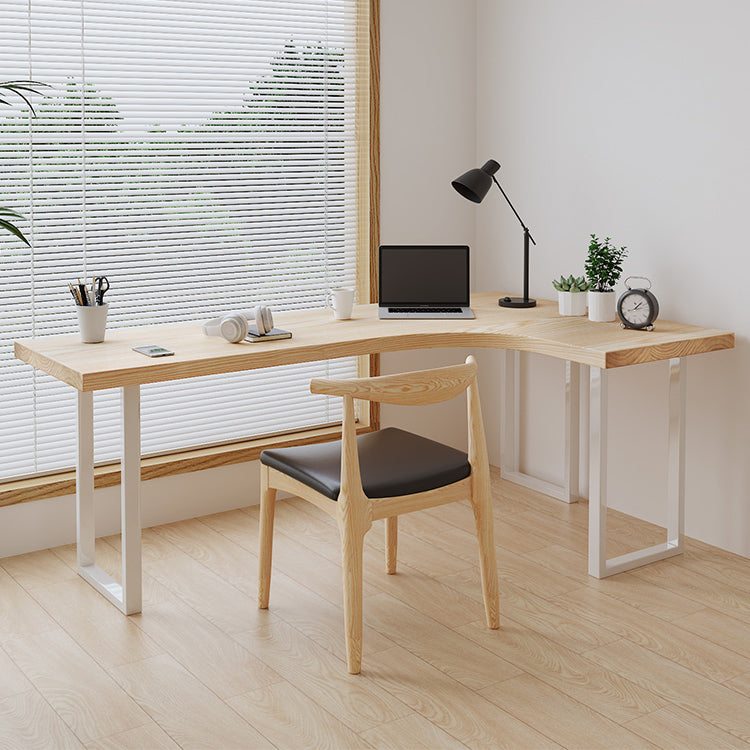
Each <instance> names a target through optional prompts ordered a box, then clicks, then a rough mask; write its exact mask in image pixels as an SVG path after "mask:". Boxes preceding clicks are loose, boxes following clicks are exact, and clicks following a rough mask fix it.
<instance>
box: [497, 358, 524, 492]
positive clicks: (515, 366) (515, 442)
mask: <svg viewBox="0 0 750 750" xmlns="http://www.w3.org/2000/svg"><path fill="white" fill-rule="evenodd" d="M520 368H521V358H520V352H517V351H514V350H512V349H506V350H504V351H503V352H502V365H501V371H500V377H501V380H500V382H501V383H502V389H503V400H502V407H501V409H500V473H501V474H502V476H503V477H505V478H506V479H510V480H511V481H516V480H515V479H513V477H514V476H515V475H517V474H518V472H519V462H520V458H519V452H520V440H521V421H520V420H521V416H520V408H519V403H518V402H519V384H518V381H519V379H520Z"/></svg>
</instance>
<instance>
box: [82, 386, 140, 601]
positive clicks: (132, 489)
mask: <svg viewBox="0 0 750 750" xmlns="http://www.w3.org/2000/svg"><path fill="white" fill-rule="evenodd" d="M140 482H141V408H140V387H139V386H137V385H129V386H125V387H124V388H123V389H122V494H121V504H122V583H118V582H117V581H116V580H115V579H114V578H112V576H110V575H109V574H108V573H106V572H105V571H103V570H102V569H101V568H99V567H98V566H97V565H96V555H95V549H96V548H95V539H96V533H95V525H94V400H93V394H92V393H83V392H79V393H78V463H77V465H76V508H77V529H76V531H77V540H78V574H79V575H80V576H81V578H83V579H84V580H85V581H87V582H88V583H90V584H91V585H92V586H93V587H94V588H95V589H96V590H97V591H98V592H99V593H100V594H102V595H103V596H105V597H107V599H109V601H110V602H112V604H114V605H115V606H116V607H118V608H119V609H120V610H122V612H124V613H125V614H126V615H132V614H135V613H136V612H140V611H141V508H140Z"/></svg>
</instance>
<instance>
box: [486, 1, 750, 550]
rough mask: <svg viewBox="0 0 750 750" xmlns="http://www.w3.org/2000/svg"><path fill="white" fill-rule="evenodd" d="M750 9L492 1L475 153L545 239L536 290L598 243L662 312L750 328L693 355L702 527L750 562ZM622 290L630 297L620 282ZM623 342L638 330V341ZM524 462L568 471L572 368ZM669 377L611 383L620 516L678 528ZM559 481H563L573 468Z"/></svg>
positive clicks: (651, 373) (623, 374)
mask: <svg viewBox="0 0 750 750" xmlns="http://www.w3.org/2000/svg"><path fill="white" fill-rule="evenodd" d="M747 28H750V4H748V3H747V2H745V0H718V1H717V2H715V3H711V4H710V5H709V4H708V3H705V2H698V1H697V0H692V1H689V0H688V1H686V0H660V2H658V3H654V2H645V0H637V1H634V2H628V3H616V2H613V1H612V0H604V1H602V0H571V2H565V3H561V2H559V0H525V2H523V3H519V2H511V0H478V3H477V50H478V60H477V102H478V110H477V113H478V121H477V122H478V130H477V157H476V161H477V162H478V163H481V162H482V161H484V160H485V159H486V158H489V157H493V158H495V159H497V160H498V161H499V162H500V163H501V164H502V170H501V172H500V173H499V175H498V176H499V179H500V181H501V183H502V184H503V186H504V187H505V189H506V191H508V193H509V195H510V196H511V199H512V200H513V202H514V203H515V204H516V207H517V209H518V210H519V213H521V215H522V216H523V217H524V219H525V221H526V222H527V224H528V225H529V226H530V228H531V230H532V233H533V234H534V236H535V238H536V240H537V242H538V247H537V248H535V249H534V251H533V253H532V261H531V293H532V296H534V295H535V296H540V297H547V298H550V297H552V295H553V290H552V287H551V285H550V280H551V279H552V277H553V276H559V275H560V274H561V273H565V274H568V273H571V272H579V273H580V272H582V270H583V261H584V258H585V253H586V248H587V244H588V235H589V234H590V233H592V232H594V233H596V234H598V235H599V236H604V235H610V236H611V237H612V238H613V239H614V240H615V242H616V243H617V244H618V245H627V246H628V248H629V250H630V255H629V258H628V260H627V261H626V263H625V275H626V276H627V275H628V274H645V275H646V276H648V277H649V278H650V279H651V280H652V282H653V289H654V292H655V293H656V295H657V297H658V298H659V301H660V305H661V315H662V317H663V318H667V319H673V320H679V321H683V322H688V323H695V324H700V325H705V326H714V327H717V328H726V329H730V330H734V331H736V332H737V348H736V350H734V351H732V352H720V353H716V354H710V355H699V356H696V357H691V358H690V360H689V362H688V365H689V377H688V410H687V428H688V437H687V477H686V480H687V485H686V531H687V533H688V535H690V536H693V537H696V538H699V539H702V540H705V541H708V542H710V543H712V544H716V545H718V546H721V547H724V548H727V549H731V550H733V551H736V552H739V553H741V554H744V555H750V524H749V523H748V521H749V520H750V508H749V507H748V502H747V501H748V490H749V489H750V481H749V480H750V461H748V454H749V453H750V451H749V449H750V426H749V425H750V396H749V393H748V388H747V378H748V373H750V347H748V335H750V316H748V314H747V308H746V299H747V292H746V289H745V287H746V286H747V277H748V275H749V274H750V259H749V258H748V252H747V247H746V245H747V241H746V239H745V234H746V227H745V216H746V214H747V208H746V206H745V203H746V197H747V193H748V190H747V174H748V173H750V150H749V149H748V148H747V134H748V132H750V99H748V97H747V96H746V94H745V92H746V89H747V81H746V78H747V71H748V70H750V47H748V45H747V43H746V38H745V37H746V29H747ZM515 221H516V220H515V218H514V217H513V215H512V214H511V212H510V209H509V208H508V207H507V206H505V205H504V204H503V202H502V196H500V195H499V193H498V194H497V195H496V196H488V198H487V199H485V201H484V202H483V203H482V205H481V206H479V207H477V236H476V243H475V256H476V262H477V264H478V272H479V274H480V275H481V276H482V277H483V278H486V279H487V287H488V288H490V287H492V286H501V287H503V288H504V289H508V290H510V291H515V292H518V289H519V287H520V281H521V272H522V271H521V248H522V245H521V233H520V231H519V230H520V228H519V227H518V225H517V224H516V223H515ZM620 288H622V286H621V287H620ZM624 335H625V334H624ZM529 370H530V371H533V376H532V375H531V374H530V375H529V377H533V380H534V383H533V386H534V387H533V389H532V390H533V396H532V397H531V398H530V399H528V400H527V402H526V407H527V409H526V414H525V417H526V424H527V426H528V430H527V437H526V440H525V442H524V449H525V450H524V462H525V464H526V467H527V469H529V470H530V471H534V472H536V473H540V474H541V473H544V472H545V471H549V467H551V466H555V465H557V466H559V471H560V472H561V471H562V463H561V461H560V458H559V452H558V450H557V446H555V445H551V444H550V441H549V440H539V438H540V437H543V436H544V435H545V431H546V425H547V424H548V421H549V420H551V424H552V430H551V433H552V434H553V435H555V436H556V435H559V429H560V424H561V411H560V410H561V403H560V396H559V394H560V390H559V388H560V385H559V379H560V376H561V368H560V366H559V363H555V362H552V361H550V360H545V359H543V358H536V359H535V360H534V361H533V362H532V363H530V365H529ZM665 388H666V366H665V365H664V364H654V365H648V366H645V367H635V368H625V369H623V370H618V371H615V372H613V373H612V376H611V390H610V451H611V460H610V464H609V471H610V493H611V499H612V505H614V506H615V507H619V508H621V509H624V510H626V511H629V512H632V513H634V514H636V515H639V516H641V517H644V518H649V519H652V520H655V521H661V522H663V520H664V518H665V514H664V512H663V509H664V495H665V491H666V483H665V481H664V479H663V477H662V476H661V472H662V467H663V461H664V458H665V456H666V450H665V440H666V424H665V416H666V412H665V409H664V396H665V392H666V391H665ZM556 478H558V479H559V478H560V474H558V476H557V477H556Z"/></svg>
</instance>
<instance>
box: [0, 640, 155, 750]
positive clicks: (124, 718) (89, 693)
mask: <svg viewBox="0 0 750 750" xmlns="http://www.w3.org/2000/svg"><path fill="white" fill-rule="evenodd" d="M3 647H4V648H5V650H6V651H7V653H8V654H9V655H10V657H11V658H12V659H13V661H14V662H15V663H16V664H17V665H18V666H19V667H20V668H21V669H22V670H23V671H24V673H25V674H26V676H27V677H28V678H29V680H30V681H31V682H32V683H33V685H34V687H35V688H36V689H37V690H38V691H39V692H40V693H41V694H42V696H43V697H44V699H45V700H46V701H47V703H49V705H51V706H52V708H54V709H55V711H56V712H57V714H58V715H59V716H60V717H61V718H62V719H63V720H64V721H65V723H66V724H67V725H68V726H69V727H70V728H71V729H72V730H73V731H74V732H75V734H76V735H77V736H78V738H79V739H80V740H82V741H83V742H89V741H90V740H94V739H98V738H99V737H107V736H109V735H111V734H115V733H117V732H122V731H125V730H126V729H132V728H134V727H138V726H140V725H141V724H145V723H147V721H148V717H147V716H146V715H145V714H144V713H143V711H141V709H140V708H138V706H137V705H136V704H135V703H134V701H133V700H132V698H131V697H130V696H129V695H128V694H127V693H125V692H124V691H123V690H122V689H121V688H120V687H119V686H118V685H117V684H116V683H115V682H114V681H113V680H112V678H111V677H110V676H109V675H108V674H107V673H106V672H105V671H104V670H103V669H102V668H101V667H100V666H99V665H98V664H97V663H96V662H95V661H94V660H93V659H92V658H91V657H90V656H89V655H88V654H87V653H86V652H85V651H84V650H83V649H82V648H81V647H80V646H79V645H78V644H77V643H76V642H75V641H74V640H73V639H72V638H71V637H70V635H68V634H67V633H66V632H65V631H63V630H62V629H61V628H56V629H54V630H48V631H45V632H44V633H43V634H42V637H40V636H39V634H33V635H28V636H25V637H23V636H19V637H17V638H14V639H12V640H9V641H6V643H5V644H4V646H3Z"/></svg>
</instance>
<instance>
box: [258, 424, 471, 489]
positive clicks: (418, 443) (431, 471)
mask: <svg viewBox="0 0 750 750" xmlns="http://www.w3.org/2000/svg"><path fill="white" fill-rule="evenodd" d="M357 450H358V452H359V468H360V474H361V475H362V487H363V489H364V491H365V495H367V497H371V498H376V497H395V496H397V495H412V494H414V493H415V492H425V491H427V490H434V489H436V488H437V487H445V486H446V485H448V484H453V483H454V482H458V481H460V480H461V479H465V478H466V477H468V476H469V474H471V466H470V464H469V460H468V456H467V455H466V453H463V452H462V451H459V450H456V449H455V448H450V447H448V446H447V445H443V444H442V443H437V442H435V441H434V440H429V439H427V438H424V437H420V436H419V435H415V434H414V433H411V432H405V431H404V430H399V429H397V428H396V427H386V428H385V429H383V430H378V431H377V432H370V433H367V434H366V435H360V436H359V437H358V438H357ZM260 460H261V462H262V463H264V464H266V466H271V467H272V468H274V469H278V470H279V471H281V472H283V473H284V474H287V475H288V476H290V477H292V478H293V479H297V480H299V481H300V482H302V483H303V484H306V485H307V486H308V487H312V488H313V489H314V490H317V491H318V492H320V493H322V494H323V495H326V497H330V498H331V500H337V499H338V496H339V491H340V490H341V441H340V440H337V441H335V442H331V443H320V444H317V445H300V446H297V447H293V448H279V449H278V450H265V451H263V452H262V453H261V454H260Z"/></svg>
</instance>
